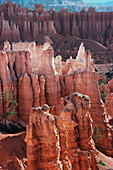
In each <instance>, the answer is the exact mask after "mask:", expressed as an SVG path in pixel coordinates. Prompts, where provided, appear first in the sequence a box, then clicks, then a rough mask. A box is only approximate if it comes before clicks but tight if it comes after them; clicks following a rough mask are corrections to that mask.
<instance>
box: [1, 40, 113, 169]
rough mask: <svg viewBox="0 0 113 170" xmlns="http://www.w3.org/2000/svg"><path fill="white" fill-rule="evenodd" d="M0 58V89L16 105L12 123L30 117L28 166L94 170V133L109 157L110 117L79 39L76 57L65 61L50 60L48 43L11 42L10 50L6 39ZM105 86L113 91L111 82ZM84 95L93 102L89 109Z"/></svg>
mask: <svg viewBox="0 0 113 170" xmlns="http://www.w3.org/2000/svg"><path fill="white" fill-rule="evenodd" d="M21 45H22V49H21V50H20V47H21ZM24 48H25V50H27V51H24V50H23V49H24ZM0 58H1V60H0V61H1V62H0V66H1V67H0V68H1V69H0V79H1V91H8V93H9V94H10V97H11V99H13V100H16V101H17V102H18V103H19V106H18V109H17V112H18V117H17V119H16V121H17V122H18V118H20V119H22V120H24V121H25V122H27V123H28V122H29V116H30V122H29V126H28V130H27V144H28V167H29V169H30V168H31V169H36V167H37V166H38V167H39V169H40V168H41V167H43V168H45V167H48V168H49V169H59V168H60V169H62V167H64V168H65V169H66V168H67V167H74V168H75V167H77V168H78V169H83V167H85V168H86V169H89V168H92V169H96V168H97V163H96V160H95V158H96V155H95V154H96V152H95V148H94V143H93V141H92V137H93V140H94V142H95V144H96V147H97V148H98V149H99V150H100V151H101V152H103V153H104V154H106V155H108V156H113V147H112V142H113V137H112V134H113V132H112V119H111V120H109V117H108V114H107V112H106V108H105V105H104V104H103V103H102V101H101V98H100V93H99V87H98V75H97V73H96V72H95V68H94V64H93V60H92V59H91V54H90V52H89V51H85V47H84V45H83V43H82V44H81V46H80V48H79V51H78V55H77V57H76V60H75V59H72V58H70V59H68V60H67V61H66V62H62V61H61V57H60V56H58V57H56V58H55V59H54V51H53V49H52V47H51V46H50V44H48V43H45V44H44V45H43V46H36V45H35V43H33V42H31V43H26V42H25V43H13V44H12V50H11V49H10V45H9V43H7V42H6V43H5V44H4V51H0ZM37 61H38V62H37ZM56 70H58V72H56ZM109 86H110V89H111V91H112V80H111V81H110V82H109ZM75 92H76V93H75ZM73 93H74V94H73ZM78 93H81V94H83V95H80V94H78ZM86 95H88V96H89V97H90V100H91V108H90V110H89V104H90V102H89V98H88V97H87V96H86ZM66 96H68V97H66ZM65 97H66V98H65ZM45 104H48V105H49V107H50V109H49V107H48V106H47V105H45ZM39 106H41V107H39ZM32 107H35V108H34V109H33V110H32V113H31V115H30V110H31V108H32ZM37 107H38V108H37ZM0 109H1V110H2V105H0ZM89 112H90V114H89ZM91 118H92V120H93V122H92V120H91ZM1 119H2V113H1ZM109 124H110V126H109ZM92 126H93V136H92ZM83 132H85V133H83ZM37 139H39V140H37ZM39 141H40V142H39ZM72 148H73V149H72ZM48 149H49V150H48ZM38 153H39V154H38ZM88 155H90V156H88ZM37 158H38V159H37ZM93 158H94V160H93ZM52 161H53V162H52ZM16 162H18V160H16ZM93 162H94V163H93ZM14 166H15V164H14ZM70 169H71V168H70Z"/></svg>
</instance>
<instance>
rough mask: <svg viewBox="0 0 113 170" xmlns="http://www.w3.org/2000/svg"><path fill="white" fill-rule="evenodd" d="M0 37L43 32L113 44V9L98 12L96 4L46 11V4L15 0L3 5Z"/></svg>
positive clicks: (13, 38)
mask: <svg viewBox="0 0 113 170" xmlns="http://www.w3.org/2000/svg"><path fill="white" fill-rule="evenodd" d="M0 13H1V15H0V19H1V20H0V38H1V41H3V40H9V41H11V42H19V41H20V40H22V41H33V40H34V41H36V40H37V38H38V36H39V35H40V34H47V33H49V34H54V33H56V32H57V33H58V34H63V35H67V34H69V35H74V36H77V37H80V38H88V39H94V40H96V41H99V42H101V43H102V44H104V45H107V46H108V47H110V48H112V44H113V38H112V37H113V31H112V30H113V15H112V12H96V11H95V9H94V8H89V9H88V11H85V8H84V9H83V10H82V11H80V12H73V13H71V12H69V10H68V9H61V10H60V12H55V11H54V9H50V10H49V11H44V9H43V6H42V5H38V4H37V5H35V9H34V10H30V9H27V8H21V7H20V5H18V7H16V5H15V4H13V3H12V1H9V2H8V3H4V4H3V5H0Z"/></svg>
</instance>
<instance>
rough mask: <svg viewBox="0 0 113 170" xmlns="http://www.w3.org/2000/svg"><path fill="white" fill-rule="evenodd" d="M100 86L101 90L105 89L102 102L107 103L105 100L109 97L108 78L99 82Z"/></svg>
mask: <svg viewBox="0 0 113 170" xmlns="http://www.w3.org/2000/svg"><path fill="white" fill-rule="evenodd" d="M98 85H99V88H100V89H103V90H102V91H103V93H101V98H102V101H103V102H105V98H106V96H107V93H108V90H107V89H106V85H107V81H106V78H104V79H103V80H102V81H98Z"/></svg>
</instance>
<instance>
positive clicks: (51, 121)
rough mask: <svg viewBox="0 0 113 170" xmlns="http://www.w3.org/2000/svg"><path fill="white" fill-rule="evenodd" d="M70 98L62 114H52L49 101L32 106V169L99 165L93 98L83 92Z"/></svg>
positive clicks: (29, 135) (29, 147)
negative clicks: (93, 128) (95, 142)
mask: <svg viewBox="0 0 113 170" xmlns="http://www.w3.org/2000/svg"><path fill="white" fill-rule="evenodd" d="M67 98H68V99H66V101H65V100H64V102H66V105H65V106H64V108H63V109H62V110H61V111H60V113H59V116H57V115H56V116H55V115H54V116H53V115H51V114H50V113H49V107H48V106H47V105H44V106H42V107H39V108H33V109H32V111H31V115H30V120H29V126H28V128H27V157H28V169H37V168H39V169H45V168H48V169H74V168H76V169H84V170H85V169H86V170H87V169H89V168H92V169H97V167H98V166H97V162H96V150H95V147H94V143H93V140H92V138H91V136H92V120H91V117H90V114H89V104H90V101H89V98H88V96H84V95H82V94H79V93H74V94H72V95H71V96H68V97H67ZM40 122H41V123H40ZM83 132H84V133H83ZM50 136H51V138H50ZM78 141H79V142H78ZM88 155H89V156H88Z"/></svg>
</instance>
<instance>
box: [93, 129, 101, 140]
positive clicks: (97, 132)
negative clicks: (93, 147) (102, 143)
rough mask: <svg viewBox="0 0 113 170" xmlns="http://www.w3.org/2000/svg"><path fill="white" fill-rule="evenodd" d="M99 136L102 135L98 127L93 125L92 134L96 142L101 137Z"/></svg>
mask: <svg viewBox="0 0 113 170" xmlns="http://www.w3.org/2000/svg"><path fill="white" fill-rule="evenodd" d="M101 137H102V135H101V132H100V129H99V127H98V126H94V127H93V135H92V138H93V140H94V142H97V141H98V140H99V138H101Z"/></svg>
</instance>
